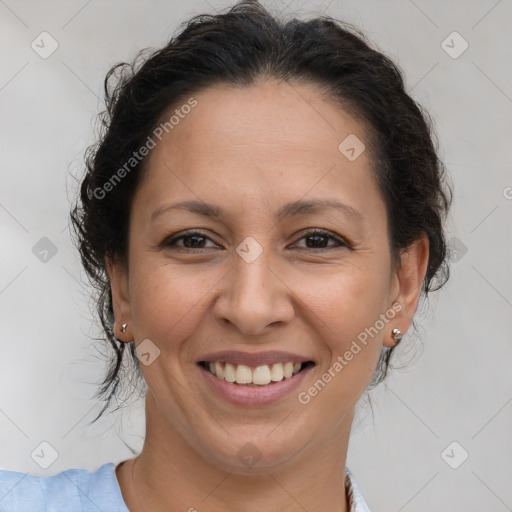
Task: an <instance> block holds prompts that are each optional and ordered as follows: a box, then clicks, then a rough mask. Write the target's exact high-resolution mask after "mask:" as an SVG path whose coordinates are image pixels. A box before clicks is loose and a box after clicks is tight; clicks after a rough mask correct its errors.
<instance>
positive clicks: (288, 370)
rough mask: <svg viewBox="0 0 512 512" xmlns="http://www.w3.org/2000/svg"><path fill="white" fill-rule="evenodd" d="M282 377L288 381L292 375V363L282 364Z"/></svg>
mask: <svg viewBox="0 0 512 512" xmlns="http://www.w3.org/2000/svg"><path fill="white" fill-rule="evenodd" d="M283 375H284V376H285V378H287V379H289V378H290V377H291V376H292V375H293V363H284V366H283Z"/></svg>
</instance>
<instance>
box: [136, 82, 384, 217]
mask: <svg viewBox="0 0 512 512" xmlns="http://www.w3.org/2000/svg"><path fill="white" fill-rule="evenodd" d="M192 96H193V98H194V99H195V101H196V102H197V103H196V105H195V106H194V108H192V109H188V108H187V109H184V110H183V111H182V114H181V115H180V116H179V120H178V118H177V117H176V118H175V120H178V122H177V123H176V124H173V127H172V129H168V133H164V134H163V137H162V139H161V141H158V142H157V145H156V147H155V148H154V149H153V150H152V152H151V153H150V155H149V158H148V161H147V167H148V173H147V176H146V178H145V180H144V181H143V182H142V187H141V188H142V189H143V190H142V191H141V194H139V195H151V197H152V202H162V201H164V200H166V199H167V200H169V199H186V200H204V201H205V202H210V203H211V202H217V203H218V202H219V199H220V200H221V202H223V201H228V202H236V201H237V200H238V201H245V204H249V203H252V202H254V204H260V205H261V204H267V205H268V204H270V203H271V202H275V201H274V199H275V200H277V199H281V200H282V202H283V203H289V202H291V201H296V200H298V199H300V198H304V197H305V196H307V195H309V196H314V197H315V198H318V197H322V196H324V197H327V196H329V197H330V198H332V196H333V193H334V194H335V195H336V194H337V195H338V197H339V199H340V200H341V199H345V202H349V203H350V202H352V206H353V207H354V208H357V204H359V206H361V203H364V202H365V201H366V202H368V201H371V200H372V194H373V195H376V197H375V198H374V199H378V195H379V192H378V190H377V188H376V182H375V179H374V176H373V172H372V170H371V168H372V160H371V157H370V151H369V150H364V151H362V153H361V154H360V155H359V156H358V157H357V158H356V159H352V160H351V159H349V158H347V156H346V155H345V154H344V153H343V152H342V151H341V150H340V144H342V149H344V146H343V141H345V140H350V141H353V140H355V141H359V142H360V144H361V145H362V144H365V146H366V148H369V141H368V140H367V137H366V132H365V126H364V125H363V124H362V123H361V122H359V121H358V120H357V119H355V118H354V117H352V116H350V115H348V114H347V113H346V112H345V111H344V110H343V109H342V108H341V106H340V105H339V104H337V103H335V102H333V101H332V100H330V99H328V98H326V97H324V95H323V94H322V92H321V90H320V89H318V88H317V87H316V86H314V85H311V84H304V83H302V84H299V83H288V82H279V81H277V80H268V81H265V82H261V83H259V84H257V85H254V86H251V87H233V86H228V85H218V86H214V87H210V88H208V89H205V90H203V91H201V92H199V93H197V94H193V95H192ZM186 101H187V100H186V99H185V100H184V102H183V104H185V103H186ZM176 110H178V111H180V105H175V106H173V108H172V110H171V111H170V112H167V113H166V114H165V115H164V116H163V118H162V119H163V120H164V121H165V120H166V119H169V118H170V116H171V115H172V114H173V113H175V112H176ZM184 112H188V113H186V114H185V113H184ZM354 137H355V139H354ZM347 138H348V139H347ZM361 147H362V146H361ZM356 150H357V151H360V147H357V148H356ZM215 200H216V201H215ZM273 209H274V208H273Z"/></svg>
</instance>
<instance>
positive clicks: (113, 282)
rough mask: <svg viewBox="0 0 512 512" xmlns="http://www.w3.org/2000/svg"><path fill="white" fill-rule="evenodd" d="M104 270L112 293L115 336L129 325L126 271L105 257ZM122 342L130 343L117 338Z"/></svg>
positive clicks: (121, 265)
mask: <svg viewBox="0 0 512 512" xmlns="http://www.w3.org/2000/svg"><path fill="white" fill-rule="evenodd" d="M105 269H106V271H107V275H108V278H109V281H110V289H111V293H112V308H113V309H114V318H115V319H116V325H118V329H116V335H117V334H118V332H117V331H119V329H120V326H121V325H122V324H125V323H126V324H128V325H131V319H132V317H131V308H130V301H129V293H128V269H127V268H126V265H125V264H124V263H123V262H122V261H120V260H118V259H114V258H110V257H107V256H106V257H105ZM117 337H118V338H119V339H121V340H122V341H130V340H128V339H126V340H125V339H124V337H121V336H119V335H118V336H117Z"/></svg>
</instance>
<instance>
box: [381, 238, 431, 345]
mask: <svg viewBox="0 0 512 512" xmlns="http://www.w3.org/2000/svg"><path fill="white" fill-rule="evenodd" d="M428 256H429V240H428V237H427V235H426V234H423V235H422V236H421V238H419V239H418V240H416V241H415V242H413V243H412V244H411V245H410V246H409V247H408V248H407V249H406V250H404V251H403V252H402V253H401V255H400V260H401V261H400V268H399V269H398V270H397V273H396V276H395V280H396V282H397V285H398V295H397V297H396V299H395V302H398V303H399V304H400V306H401V309H400V312H399V313H398V314H397V315H396V317H395V320H394V321H393V325H392V328H397V329H399V330H400V331H401V332H402V334H405V333H406V332H407V331H408V330H409V327H410V325H411V322H412V318H413V316H414V313H415V312H416V308H417V307H418V302H419V299H420V295H421V290H422V288H423V281H424V279H425V275H426V273H427V266H428ZM383 344H384V345H385V346H389V347H391V346H394V345H395V344H396V342H395V341H394V339H393V336H392V334H391V331H390V333H388V334H386V335H385V336H384V341H383Z"/></svg>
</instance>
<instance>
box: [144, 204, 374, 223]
mask: <svg viewBox="0 0 512 512" xmlns="http://www.w3.org/2000/svg"><path fill="white" fill-rule="evenodd" d="M175 209H181V210H186V211H189V212H192V213H195V214H197V215H203V216H205V217H211V218H214V219H220V220H223V221H225V220H226V213H225V212H224V210H223V209H222V208H221V207H220V206H216V205H213V204H209V203H204V202H202V201H182V202H179V203H174V204H170V205H163V206H160V207H159V208H157V209H156V210H155V211H154V212H153V213H152V214H151V220H153V219H155V217H157V216H159V215H161V214H162V213H164V212H167V211H169V210H175ZM325 209H336V210H338V211H340V212H342V213H343V214H345V215H347V216H348V217H351V218H353V219H355V220H363V219H364V218H365V217H364V215H363V214H362V213H361V212H360V211H358V210H356V209H355V208H353V207H352V206H349V205H348V204H344V203H340V202H339V201H336V200H334V199H311V200H309V201H300V200H299V201H292V202H290V203H286V204H285V205H284V206H282V207H281V208H280V209H279V211H278V212H277V213H276V214H275V218H276V220H278V221H279V220H282V219H284V218H285V217H290V216H295V215H307V214H314V213H317V212H318V211H320V210H325Z"/></svg>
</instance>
